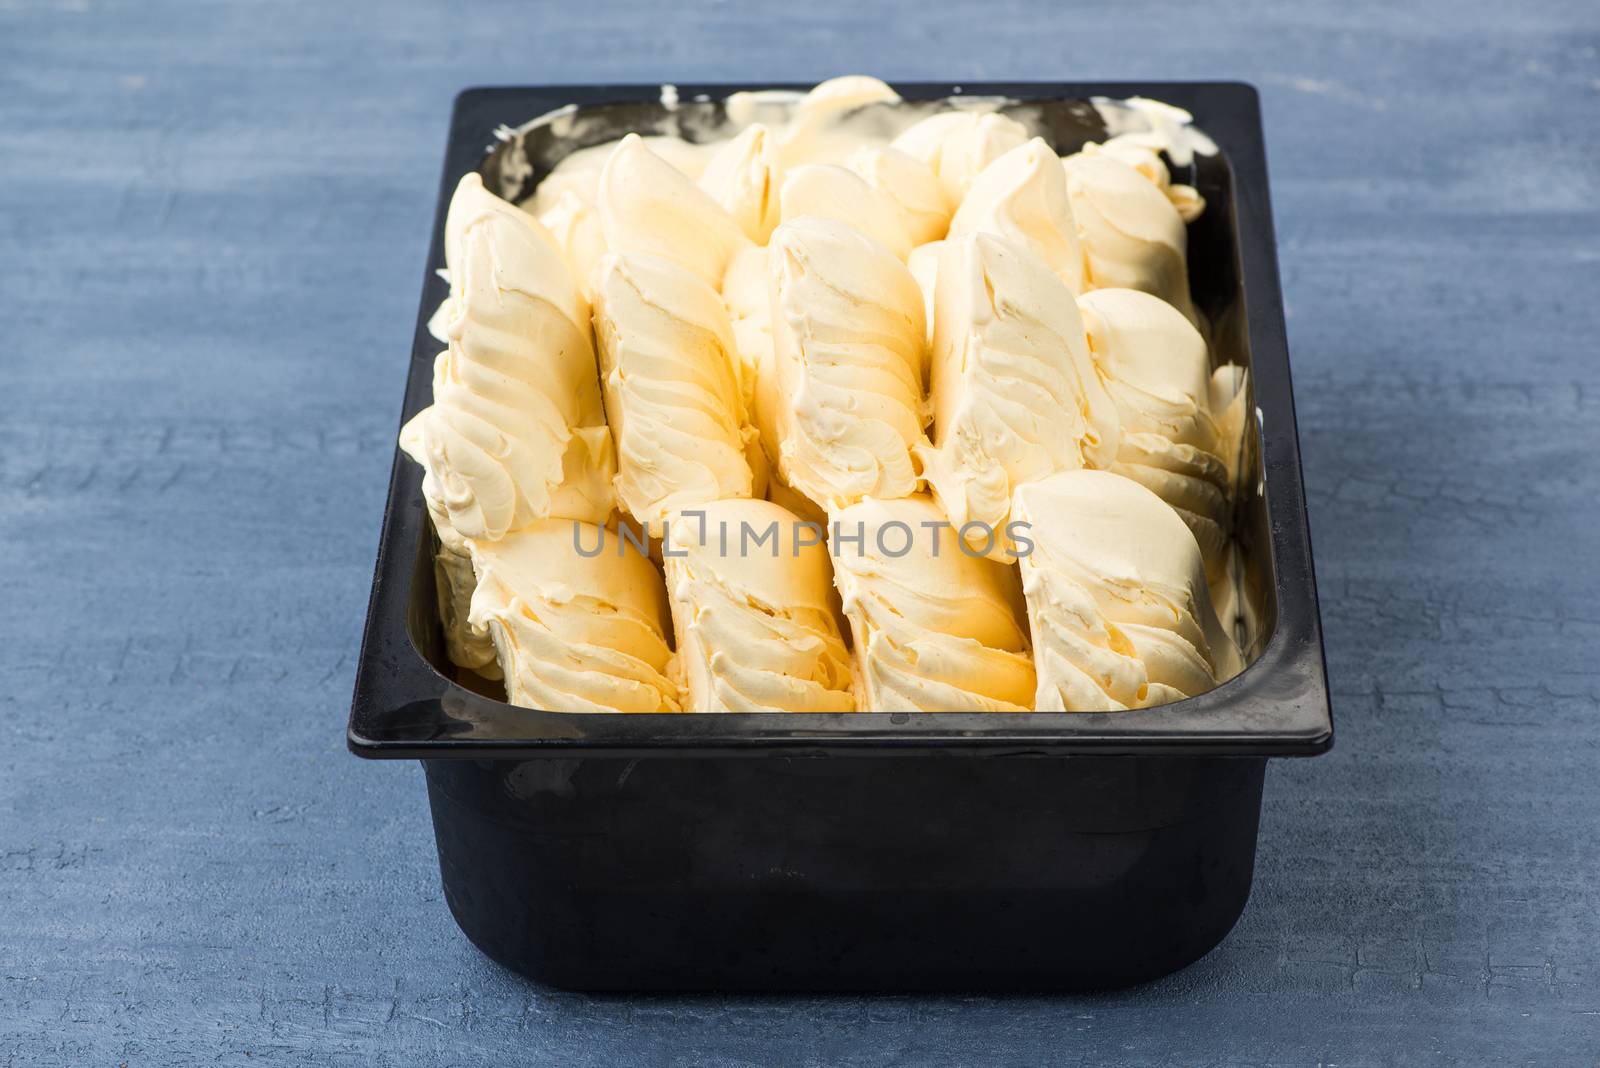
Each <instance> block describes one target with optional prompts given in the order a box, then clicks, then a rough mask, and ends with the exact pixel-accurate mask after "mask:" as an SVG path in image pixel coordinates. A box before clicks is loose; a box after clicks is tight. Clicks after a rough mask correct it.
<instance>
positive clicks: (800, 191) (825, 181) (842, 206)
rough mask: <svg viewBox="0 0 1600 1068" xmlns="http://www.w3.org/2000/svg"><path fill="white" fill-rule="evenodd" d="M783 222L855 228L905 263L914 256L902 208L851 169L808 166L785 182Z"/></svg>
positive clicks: (796, 169) (812, 164) (793, 173)
mask: <svg viewBox="0 0 1600 1068" xmlns="http://www.w3.org/2000/svg"><path fill="white" fill-rule="evenodd" d="M781 201H782V205H783V211H782V214H783V220H784V222H788V221H789V220H790V219H798V218H801V217H802V216H806V215H810V216H814V217H816V218H820V219H832V220H833V221H835V222H840V223H844V224H845V225H846V226H853V227H855V228H856V229H857V230H860V231H861V232H862V233H864V234H867V235H868V236H870V237H872V238H873V239H874V240H876V241H877V242H879V243H880V244H882V245H883V247H885V248H887V249H888V250H889V251H890V252H893V253H894V254H895V256H896V257H898V258H899V259H901V260H904V259H905V258H906V256H908V255H909V254H910V253H911V236H910V234H908V233H907V231H906V225H905V220H904V219H903V218H902V215H901V211H900V205H899V204H898V203H897V202H896V201H895V200H894V198H893V197H891V196H889V195H888V194H887V193H884V192H882V191H881V190H879V189H877V188H875V187H873V186H871V185H869V184H868V183H867V180H866V179H865V178H863V177H861V175H859V174H857V173H856V172H855V171H852V170H850V169H849V168H848V167H841V166H838V165H837V164H833V163H809V164H806V165H805V166H803V167H796V168H795V169H794V170H792V171H790V172H789V175H788V177H786V178H785V179H784V181H783V192H782V196H781Z"/></svg>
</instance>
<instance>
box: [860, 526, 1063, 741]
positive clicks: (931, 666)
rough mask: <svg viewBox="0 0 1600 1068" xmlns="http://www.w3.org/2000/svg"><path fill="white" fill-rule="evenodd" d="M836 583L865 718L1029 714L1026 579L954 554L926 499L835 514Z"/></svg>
mask: <svg viewBox="0 0 1600 1068" xmlns="http://www.w3.org/2000/svg"><path fill="white" fill-rule="evenodd" d="M832 520H833V521H832V524H831V529H830V531H829V544H830V548H831V550H832V552H833V567H834V582H835V583H836V584H837V585H838V587H839V593H840V594H841V595H842V597H843V603H844V612H845V616H846V618H848V619H849V621H850V629H851V631H852V632H853V633H854V637H855V659H856V664H857V666H858V671H857V676H858V680H859V686H860V700H861V710H862V711H864V712H975V711H976V712H1026V711H1027V710H1028V709H1029V707H1030V706H1031V704H1032V700H1033V692H1034V668H1033V661H1032V660H1031V659H1029V656H1028V638H1027V633H1026V631H1025V630H1024V628H1023V624H1022V616H1021V612H1022V604H1021V597H1020V591H1019V590H1018V588H1017V574H1016V569H1015V568H1013V567H1010V566H1008V565H1007V564H1006V563H1003V562H1001V560H1000V559H990V558H987V557H980V556H977V555H969V553H968V552H967V551H965V550H963V549H962V548H960V547H959V546H958V545H957V543H956V538H955V536H954V533H953V532H952V531H951V529H950V524H949V522H948V520H946V519H945V516H944V514H943V512H941V511H940V510H939V507H938V506H937V505H936V504H934V502H933V501H932V499H930V498H928V497H925V496H915V497H902V498H899V499H898V500H875V499H868V500H864V501H861V502H860V503H858V504H854V505H851V506H850V507H848V508H845V509H842V510H841V511H839V512H837V513H835V514H834V515H833V517H832Z"/></svg>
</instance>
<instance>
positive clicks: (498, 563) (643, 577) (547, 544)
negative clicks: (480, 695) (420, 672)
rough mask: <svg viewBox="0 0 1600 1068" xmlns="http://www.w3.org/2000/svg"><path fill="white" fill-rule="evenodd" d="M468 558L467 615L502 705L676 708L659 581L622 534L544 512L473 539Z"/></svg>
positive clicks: (663, 593) (574, 708)
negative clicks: (497, 680)
mask: <svg viewBox="0 0 1600 1068" xmlns="http://www.w3.org/2000/svg"><path fill="white" fill-rule="evenodd" d="M597 547H598V551H597V552H596V551H595V550H596V549H597ZM580 550H581V551H580ZM591 552H593V553H594V555H585V554H586V553H591ZM472 558H473V566H474V567H475V568H476V570H477V574H478V588H477V590H476V591H474V592H473V595H472V616H471V619H472V623H473V625H474V626H476V627H478V628H481V629H483V630H486V631H487V632H488V633H489V635H490V637H491V638H492V639H493V641H494V647H495V652H496V655H497V658H498V659H499V662H500V667H501V669H502V670H503V671H504V673H505V682H506V699H507V700H508V701H510V702H511V703H512V704H514V705H521V706H523V707H525V708H539V709H545V710H547V711H551V712H677V711H680V710H681V709H680V706H679V702H678V691H677V686H676V685H675V684H674V683H673V682H672V681H671V678H670V674H671V671H672V664H671V660H672V650H671V649H670V648H669V647H668V644H667V634H668V633H669V632H668V629H667V628H668V614H667V598H666V589H665V587H664V586H663V584H662V580H661V573H660V572H659V571H657V570H656V568H655V565H654V564H652V563H651V562H650V559H649V557H647V556H645V555H643V554H642V553H640V552H639V551H638V549H636V548H635V547H634V546H633V545H632V544H631V543H629V542H627V541H625V540H623V539H619V538H618V537H617V535H616V534H615V533H613V532H609V531H605V530H604V529H603V528H601V527H596V526H592V525H590V524H587V523H578V522H574V521H572V520H564V519H546V520H539V521H538V522H535V523H533V524H530V525H529V526H528V527H526V528H524V529H523V530H519V531H517V532H516V533H514V534H510V535H508V536H506V537H505V538H502V539H501V540H499V541H496V542H474V543H473V546H472Z"/></svg>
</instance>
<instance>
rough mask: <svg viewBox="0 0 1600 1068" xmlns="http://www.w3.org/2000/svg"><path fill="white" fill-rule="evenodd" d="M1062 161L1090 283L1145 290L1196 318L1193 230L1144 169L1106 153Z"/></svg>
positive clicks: (1186, 314) (1095, 287)
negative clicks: (1190, 260) (1191, 273)
mask: <svg viewBox="0 0 1600 1068" xmlns="http://www.w3.org/2000/svg"><path fill="white" fill-rule="evenodd" d="M1061 162H1062V166H1063V167H1064V168H1065V170H1066V172H1067V196H1068V198H1069V200H1070V201H1071V203H1072V216H1073V218H1074V219H1075V220H1076V221H1077V224H1078V237H1079V240H1080V243H1081V244H1082V246H1083V251H1084V257H1085V259H1086V261H1087V263H1088V283H1089V287H1090V288H1092V289H1138V290H1142V291H1144V292H1146V293H1150V294H1152V295H1154V296H1157V297H1160V298H1161V299H1162V300H1164V301H1166V302H1167V303H1168V304H1171V305H1172V306H1173V307H1175V308H1177V309H1178V310H1179V311H1181V312H1182V313H1183V314H1184V317H1185V318H1187V319H1188V320H1189V321H1190V322H1198V321H1199V317H1198V315H1197V313H1196V312H1195V309H1194V305H1193V303H1192V302H1191V301H1190V298H1189V266H1188V254H1189V234H1188V231H1187V230H1186V229H1185V227H1184V223H1183V218H1182V217H1181V216H1180V215H1179V214H1178V209H1177V208H1175V207H1173V206H1172V202H1171V201H1169V200H1168V199H1167V198H1166V197H1165V196H1164V195H1163V194H1162V192H1161V190H1159V189H1157V188H1156V187H1155V185H1154V184H1153V183H1151V182H1150V180H1149V179H1147V178H1146V177H1144V175H1142V174H1140V173H1139V172H1138V171H1136V170H1134V169H1133V168H1132V167H1130V166H1128V165H1127V164H1126V163H1123V162H1122V161H1121V160H1118V159H1115V158H1113V157H1111V156H1109V155H1106V154H1105V153H1094V154H1084V153H1081V152H1080V153H1078V154H1076V155H1071V156H1067V157H1065V158H1064V159H1063V160H1062V161H1061Z"/></svg>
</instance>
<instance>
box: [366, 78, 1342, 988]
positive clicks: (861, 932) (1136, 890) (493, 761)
mask: <svg viewBox="0 0 1600 1068" xmlns="http://www.w3.org/2000/svg"><path fill="white" fill-rule="evenodd" d="M740 88H744V87H741V86H683V87H681V88H680V89H679V99H680V100H682V101H685V102H686V103H683V104H681V105H679V106H678V107H677V108H668V107H666V106H664V105H663V104H662V103H661V101H660V89H659V87H656V86H585V87H548V88H528V89H520V88H519V89H476V90H470V91H468V92H465V93H463V94H462V95H461V96H460V97H459V98H458V99H457V101H456V108H455V113H454V118H453V121H452V124H451V131H450V139H449V144H448V149H447V155H446V161H445V168H444V175H443V182H442V185H441V190H440V197H439V206H438V212H437V218H436V220H435V226H434V233H433V246H432V250H431V253H430V258H429V263H428V273H427V276H426V281H425V284H424V289H423V297H422V307H421V310H420V312H419V316H418V322H417V332H416V343H415V348H414V350H413V353H412V359H411V365H410V374H409V379H408V382H407V387H406V397H405V412H404V415H405V418H410V417H411V416H412V415H413V414H415V413H416V412H417V411H418V410H419V409H421V408H422V407H423V406H425V405H426V404H427V403H428V401H429V385H430V380H431V372H432V361H433V357H434V354H435V352H436V351H437V348H438V346H437V343H436V342H434V341H433V339H432V338H431V337H430V336H429V335H428V333H427V329H426V324H427V319H428V317H429V315H430V313H431V312H432V309H433V308H434V307H435V306H436V305H437V304H438V302H439V300H440V299H441V298H442V297H443V296H444V295H445V285H444V283H443V282H442V281H441V280H440V279H439V278H437V277H436V276H435V275H434V273H433V272H434V269H435V268H437V267H440V266H442V265H443V254H442V229H443V225H444V216H445V208H446V205H447V204H448V201H449V196H450V193H451V191H452V190H453V189H454V187H455V185H456V183H457V182H458V181H459V180H460V178H461V176H462V175H464V174H466V173H467V172H468V171H471V170H478V171H480V172H481V173H482V174H483V175H484V178H485V184H486V185H487V186H488V187H489V188H490V189H491V190H497V191H500V192H502V193H503V194H505V195H508V196H510V197H512V198H516V197H519V196H522V195H526V193H527V192H529V191H530V190H531V189H532V186H533V184H534V183H536V182H537V180H538V179H539V178H541V177H542V176H543V175H544V174H545V173H547V172H548V169H549V167H550V166H551V165H552V164H553V163H554V162H555V161H556V160H557V159H559V158H560V157H561V156H562V155H565V154H566V153H567V152H569V151H571V150H573V149H575V148H579V147H583V146H585V145H588V144H594V143H598V142H600V141H604V140H609V139H611V138H614V137H617V136H620V135H621V133H623V132H625V131H627V130H630V129H633V130H640V131H652V130H654V131H658V132H679V131H680V130H684V129H686V128H689V127H690V126H692V124H693V123H695V122H696V121H699V120H706V119H714V118H715V117H716V115H717V113H718V111H719V109H720V107H721V103H720V102H721V100H722V99H723V98H724V97H725V96H726V95H727V94H728V93H730V92H734V91H737V90H738V89H740ZM896 88H897V89H899V90H900V91H901V93H902V94H903V95H904V96H905V97H906V98H907V99H908V100H913V101H921V100H932V99H937V98H940V97H945V96H949V95H951V94H952V93H953V92H955V91H956V87H955V86H951V85H926V84H919V85H903V86H897V87H896ZM963 91H964V92H965V93H966V94H969V95H997V96H1004V97H1007V98H1010V99H1011V100H1012V101H1014V103H1013V104H1011V105H1008V110H1011V109H1014V110H1017V111H1019V112H1021V111H1026V112H1028V115H1027V116H1026V117H1029V118H1031V119H1032V120H1033V121H1035V122H1037V123H1039V124H1040V125H1042V126H1043V127H1045V128H1047V129H1048V130H1049V133H1050V136H1052V137H1053V138H1054V139H1055V144H1056V147H1057V149H1058V150H1059V151H1063V152H1067V151H1071V150H1073V148H1074V147H1075V146H1077V145H1079V144H1082V143H1083V142H1085V141H1087V140H1100V139H1103V138H1104V137H1105V136H1106V131H1105V128H1104V126H1103V123H1102V120H1101V118H1100V114H1099V112H1097V111H1096V110H1095V109H1094V108H1093V107H1091V106H1089V104H1088V103H1087V101H1089V100H1090V99H1091V98H1096V97H1106V98H1112V99H1119V98H1126V97H1130V96H1145V97H1152V98H1155V99H1159V100H1164V101H1167V102H1169V103H1172V104H1176V105H1178V106H1180V107H1183V108H1186V109H1188V110H1189V111H1190V112H1191V113H1192V114H1193V115H1194V116H1195V124H1196V126H1197V127H1198V128H1200V129H1202V130H1204V131H1205V132H1206V133H1207V134H1208V135H1209V136H1210V137H1211V138H1212V139H1213V140H1215V141H1216V143H1217V145H1218V146H1219V149H1220V151H1219V152H1218V153H1217V154H1216V155H1210V156H1204V155H1201V156H1196V157H1195V159H1194V162H1193V163H1192V164H1191V165H1188V166H1185V167H1174V180H1175V181H1186V182H1188V183H1189V184H1192V185H1194V186H1196V187H1197V188H1198V189H1199V190H1200V192H1201V193H1202V194H1203V195H1204V196H1205V198H1206V201H1207V204H1208V207H1207V210H1206V212H1205V214H1204V215H1202V216H1201V218H1200V219H1199V220H1197V222H1196V223H1194V224H1193V225H1192V226H1191V227H1190V234H1189V242H1190V244H1189V267H1190V274H1191V286H1192V290H1193V295H1194V298H1195V302H1196V304H1197V306H1198V307H1199V308H1201V310H1202V311H1203V312H1204V313H1205V314H1206V316H1207V317H1208V319H1209V320H1210V321H1211V323H1212V325H1213V336H1214V340H1215V346H1214V347H1215V349H1216V350H1217V351H1218V352H1219V353H1220V354H1221V358H1222V359H1224V360H1232V361H1234V362H1239V363H1244V364H1246V365H1247V366H1248V367H1249V369H1250V375H1251V381H1252V386H1253V389H1254V393H1255V403H1256V409H1257V415H1258V419H1257V426H1256V430H1257V433H1256V434H1253V435H1247V441H1246V456H1245V460H1246V463H1247V467H1246V470H1247V471H1249V470H1253V471H1254V472H1255V476H1256V477H1255V478H1254V479H1248V478H1247V479H1245V480H1244V482H1245V483H1246V485H1245V486H1244V490H1243V492H1242V493H1241V494H1240V499H1239V501H1238V511H1237V514H1236V516H1235V525H1236V535H1237V537H1238V540H1239V542H1240V545H1241V547H1242V550H1243V555H1244V562H1245V567H1244V574H1243V580H1242V594H1243V599H1244V601H1245V603H1246V604H1248V605H1249V607H1250V609H1251V611H1252V612H1253V614H1254V615H1255V618H1256V628H1255V637H1254V640H1253V641H1252V642H1251V646H1250V649H1249V650H1248V652H1249V659H1251V661H1252V662H1251V663H1250V666H1249V667H1248V668H1247V669H1246V670H1245V671H1244V672H1243V673H1242V674H1241V675H1239V676H1238V677H1237V678H1234V679H1232V680H1231V681H1229V682H1228V683H1226V684H1224V685H1223V686H1221V687H1219V688H1217V689H1216V690H1214V691H1212V692H1210V693H1207V694H1203V695H1201V696H1198V697H1193V698H1189V699H1188V700H1185V701H1183V702H1180V703H1178V704H1174V705H1167V706H1165V707H1162V708H1156V709H1145V710H1138V711H1130V712H1123V713H1114V714H1070V713H1065V714H1058V713H1032V714H1018V715H1005V714H983V713H964V712H943V713H921V714H905V713H874V714H857V715H831V716H830V715H792V714H757V715H615V716H607V715H588V716H585V715H572V714H563V713H556V712H543V711H536V710H530V709H523V708H514V707H512V706H509V705H507V704H505V703H504V702H502V701H499V700H496V699H494V698H492V697H487V696H483V695H482V694H480V693H478V692H475V691H474V690H473V689H470V688H468V687H467V686H465V685H462V684H461V682H460V681H458V679H457V673H456V671H455V669H453V668H452V667H451V666H450V664H449V662H448V661H447V659H446V657H445V655H444V648H443V639H442V635H441V633H440V629H439V623H438V617H437V612H436V610H435V607H434V606H435V588H434V570H433V566H432V553H433V548H434V545H433V536H432V532H431V529H430V527H429V525H428V522H427V520H426V518H425V509H424V507H423V500H422V488H421V483H422V473H421V470H420V469H419V468H418V467H417V466H416V465H414V464H412V463H410V462H409V461H407V460H405V459H404V458H403V457H401V456H400V454H399V453H398V452H397V454H396V462H395V466H394V469H393V473H392V476H391V480H390V486H389V498H388V505H387V511H386V514H385V517H384V526H383V534H382V539H381V543H380V546H379V551H378V561H377V568H376V573H375V575H374V580H373V591H372V600H371V605H370V608H369V613H368V618H367V629H366V636H365V639H364V642H363V646H362V653H361V660H360V664H359V666H358V671H357V678H356V688H355V695H354V699H353V703H352V708H351V715H350V726H349V744H350V747H351V749H352V750H353V751H355V752H356V753H357V754H359V755H361V756H365V757H373V758H388V759H416V760H421V761H422V762H423V766H424V768H425V769H426V775H427V783H428V795H429V800H430V803H431V806H432V812H433V823H434V833H435V838H436V842H437V846H438V852H439V866H440V872H441V875H442V878H443V884H444V892H445V899H446V901H447V902H448V903H449V906H450V910H451V912H452V913H453V914H454V916H455V918H456V921H457V922H458V923H459V924H460V926H461V929H462V930H463V931H464V932H465V933H466V935H467V937H468V938H470V939H471V940H472V941H473V943H474V944H475V945H477V946H478V947H479V948H480V949H481V950H483V952H484V953H486V954H488V955H489V956H490V957H492V958H494V959H495V960H497V961H499V962H500V963H502V964H504V965H505V966H507V967H509V968H512V969H515V970H516V971H518V972H521V973H523V974H525V975H527V976H529V977H531V978H534V979H536V980H539V981H541V982H544V983H549V984H552V985H555V986H560V987H568V988H574V989H586V990H725V991H753V990H902V991H905V990H930V989H932V990H1003V989H1034V990H1045V989H1057V990H1078V989H1092V988H1104V987H1115V986H1123V985H1127V984H1131V983H1137V982H1140V981H1143V980H1147V979H1151V978H1154V977H1156V976H1160V975H1163V974H1166V973H1168V972H1171V971H1174V970H1176V969H1178V968H1181V967H1183V966H1184V965H1186V964H1189V963H1190V962H1192V961H1194V960H1196V959H1198V958H1199V957H1201V956H1203V955H1204V954H1205V953H1206V952H1208V951H1209V950H1210V949H1211V948H1213V947H1214V946H1215V945H1217V944H1218V943H1219V942H1220V941H1221V940H1222V939H1223V937H1224V936H1226V934H1227V933H1228V931H1229V930H1230V929H1231V928H1232V926H1233V924H1234V922H1235V921H1236V920H1237V919H1238V916H1239V914H1240V912H1241V911H1242V910H1243V908H1244V905H1245V902H1246V900H1247V899H1248V897H1249V892H1250V882H1251V875H1252V871H1253V867H1254V861H1255V845H1256V829H1257V823H1258V819H1259V816H1260V810H1261V794H1262V782H1263V777H1264V773H1265V769H1266V762H1267V759H1268V758H1269V757H1274V756H1310V755H1315V754H1318V753H1321V752H1324V751H1326V750H1327V749H1328V748H1329V746H1330V745H1331V744H1332V740H1333V724H1332V717H1331V712H1330V709H1329V705H1328V695H1327V681H1326V677H1325V671H1324V663H1323V655H1322V637H1321V627H1320V621H1319V618H1318V612H1317V597H1316V589H1315V583H1314V578H1313V573H1312V563H1311V543H1310V536H1309V532H1308V529H1307V524H1306V515H1305V505H1304V497H1303V489H1302V484H1301V474H1300V456H1299V444H1298V441H1297V437H1296V431H1295V420H1294V402H1293V395H1292V392H1291V388H1290V381H1289V361H1288V352H1287V347H1286V342H1285V332H1284V322H1283V306H1282V296H1281V293H1280V290H1279V283H1278V273H1277V263H1276V254H1275V248H1274V240H1273V234H1272V222H1271V212H1270V206H1269V203H1268V195H1267V174H1266V159H1265V154H1264V148H1263V144H1262V137H1261V121H1260V110H1259V103H1258V100H1257V97H1256V93H1255V91H1254V90H1253V89H1252V88H1250V87H1249V86H1246V85H1241V84H1236V83H1180V82H1174V83H1161V84H1129V83H1115V84H1043V83H1040V84H1023V85H1010V84H985V85H972V84H967V85H965V86H964V87H963ZM566 104H576V105H577V108H578V110H577V113H576V118H575V119H574V120H572V121H567V122H564V123H548V124H543V125H537V126H534V127H531V128H528V129H526V130H525V131H524V132H522V133H521V134H520V135H516V136H511V137H509V138H502V140H501V142H500V143H499V144H498V145H497V146H490V147H489V148H488V149H486V147H485V146H486V145H489V144H490V142H491V140H492V138H493V134H494V131H496V130H497V129H500V130H502V131H503V132H509V131H510V130H511V128H512V127H514V126H515V125H516V124H518V123H522V122H525V121H526V120H528V119H529V118H531V117H533V116H537V115H540V114H543V113H545V112H548V111H551V110H552V109H554V108H557V107H561V106H563V105H566ZM558 130H559V133H558ZM486 152H487V154H486Z"/></svg>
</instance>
